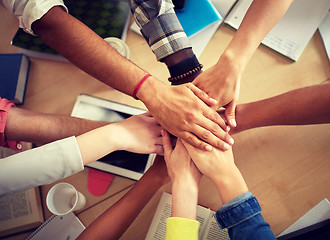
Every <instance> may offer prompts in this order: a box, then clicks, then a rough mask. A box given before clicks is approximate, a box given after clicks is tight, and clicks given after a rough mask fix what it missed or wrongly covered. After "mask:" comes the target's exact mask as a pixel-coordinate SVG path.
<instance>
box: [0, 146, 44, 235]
mask: <svg viewBox="0 0 330 240" xmlns="http://www.w3.org/2000/svg"><path fill="white" fill-rule="evenodd" d="M15 153H16V151H14V150H12V149H9V148H4V147H0V159H1V158H4V157H7V156H10V155H12V154H15ZM43 222H44V217H43V211H42V204H41V196H40V190H39V188H38V187H36V188H32V189H29V190H25V191H21V192H16V193H12V194H8V195H3V196H0V237H3V236H6V235H10V234H13V233H17V232H21V231H25V230H29V229H33V228H36V227H38V226H40V224H42V223H43Z"/></svg>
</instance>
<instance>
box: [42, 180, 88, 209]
mask: <svg viewBox="0 0 330 240" xmlns="http://www.w3.org/2000/svg"><path fill="white" fill-rule="evenodd" d="M46 204H47V207H48V209H49V211H51V212H52V213H53V214H55V215H65V214H68V213H69V212H72V211H77V210H80V209H82V208H83V207H84V206H85V205H86V198H85V196H84V195H83V194H82V193H80V192H78V191H77V190H76V189H75V187H74V186H72V185H71V184H69V183H65V182H61V183H58V184H56V185H54V186H53V187H52V188H51V189H50V190H49V192H48V193H47V197H46Z"/></svg>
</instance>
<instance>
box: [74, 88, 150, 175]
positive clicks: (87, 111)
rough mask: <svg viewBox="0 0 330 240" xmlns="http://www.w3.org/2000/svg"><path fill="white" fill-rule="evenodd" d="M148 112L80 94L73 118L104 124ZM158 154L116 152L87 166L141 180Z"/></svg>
mask: <svg viewBox="0 0 330 240" xmlns="http://www.w3.org/2000/svg"><path fill="white" fill-rule="evenodd" d="M145 112H146V111H145V110H143V109H140V108H136V107H132V106H128V105H124V104H120V103H117V102H113V101H109V100H106V99H102V98H97V97H94V96H90V95H87V94H80V95H79V96H78V97H77V99H76V102H75V104H74V107H73V110H72V113H71V116H73V117H79V118H85V119H89V120H95V121H103V122H109V123H111V122H120V121H122V120H124V119H126V118H129V117H131V116H133V115H137V114H142V113H145ZM155 156H156V154H138V153H131V152H127V151H115V152H112V153H110V154H108V155H106V156H105V157H103V158H101V159H99V160H97V161H95V162H92V163H90V164H88V165H87V166H89V167H92V168H95V169H99V170H102V171H105V172H110V173H113V174H116V175H119V176H122V177H127V178H130V179H133V180H139V179H140V178H141V177H142V176H143V174H144V173H145V172H146V171H147V170H148V168H149V167H150V166H151V165H152V163H153V161H154V159H155Z"/></svg>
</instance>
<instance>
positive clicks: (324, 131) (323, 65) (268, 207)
mask: <svg viewBox="0 0 330 240" xmlns="http://www.w3.org/2000/svg"><path fill="white" fill-rule="evenodd" d="M0 22H1V23H2V24H1V25H0V33H1V34H0V53H14V52H16V51H17V49H16V48H15V47H13V46H11V45H10V40H11V39H12V37H13V36H14V34H15V32H16V30H17V21H16V20H15V19H14V18H13V17H12V16H10V15H9V14H8V13H6V11H5V10H4V9H3V8H2V7H0ZM234 33H235V31H234V30H232V29H231V28H230V27H228V26H224V25H222V26H221V27H220V28H219V30H218V31H217V32H216V34H215V35H214V37H213V39H212V40H211V42H210V43H209V44H208V46H207V48H206V49H205V51H204V52H203V54H202V56H201V57H200V62H201V63H203V64H204V66H205V68H204V69H207V68H208V67H210V66H212V65H213V64H214V63H215V62H216V61H217V60H218V58H219V55H220V53H221V52H223V50H224V49H225V47H226V46H227V44H228V43H229V41H230V40H231V39H232V37H233V35H234ZM126 42H127V44H128V46H129V48H130V51H131V61H133V62H134V63H136V64H137V65H139V66H140V67H142V68H143V69H145V70H147V71H148V72H150V73H151V74H153V75H154V76H156V77H157V78H159V79H161V80H162V81H164V82H166V83H167V80H166V79H167V78H168V76H169V74H168V71H167V68H166V67H165V65H164V64H162V63H159V62H156V58H155V57H154V55H153V53H152V52H151V50H150V49H149V47H148V45H147V43H146V42H145V40H144V39H143V38H142V37H140V36H138V35H137V34H135V33H133V32H131V31H129V32H128V36H127V41H126ZM329 76H330V69H329V61H328V58H327V55H326V52H325V50H324V46H323V43H322V40H321V37H320V35H319V33H318V32H316V33H315V35H314V36H313V38H312V40H311V41H310V43H309V44H308V46H307V47H306V49H305V50H304V52H303V54H302V56H301V57H300V59H299V60H298V62H295V63H294V62H292V61H290V60H289V59H286V58H285V57H283V56H281V55H279V54H278V53H276V52H274V51H272V50H270V49H268V48H266V47H264V46H260V47H259V48H258V49H257V51H256V52H255V54H254V56H253V57H252V59H251V61H250V62H249V64H248V66H247V68H246V70H245V72H244V75H243V78H242V84H241V91H240V102H241V103H245V102H250V101H254V100H259V99H262V98H267V97H271V96H274V95H277V94H280V93H283V92H287V91H290V90H292V89H296V88H301V87H305V86H309V85H314V84H320V83H322V82H324V81H326V80H327V79H329ZM80 93H88V94H91V95H94V96H97V97H102V98H106V99H109V100H114V101H117V102H120V103H125V104H130V105H133V106H136V107H140V108H145V107H144V105H143V104H142V103H141V102H138V101H135V100H134V99H133V98H131V97H129V96H127V95H124V94H122V93H120V92H118V91H116V90H114V89H111V88H110V87H108V86H106V85H104V84H103V83H100V82H99V81H97V80H96V79H94V78H92V77H90V76H89V75H87V74H85V73H84V72H82V71H81V70H79V69H77V68H76V67H75V66H73V65H71V64H70V63H62V62H51V61H45V60H37V59H32V64H31V70H30V75H29V81H28V86H27V92H26V100H25V104H24V106H23V108H25V109H29V110H35V111H40V112H45V113H60V114H67V115H69V114H70V113H71V110H72V108H73V104H74V102H75V99H76V97H77V96H78V95H79V94H80ZM234 138H235V145H234V155H235V160H236V163H237V165H238V167H239V169H240V170H241V172H242V174H243V176H244V178H245V180H246V182H247V184H248V186H249V188H250V191H251V192H253V193H254V195H255V196H256V197H257V198H258V200H259V202H260V204H261V207H262V210H263V216H264V218H265V219H266V221H267V222H269V223H270V225H271V228H272V230H273V232H274V234H275V235H277V234H279V233H280V232H281V231H283V230H284V229H285V228H287V227H288V226H289V225H290V224H292V223H293V222H294V221H296V220H297V219H298V218H300V217H301V216H302V215H303V214H305V213H306V212H307V211H308V210H309V209H311V208H312V207H313V206H314V205H316V204H317V203H319V202H320V201H321V200H322V199H324V198H328V199H329V198H330V188H329V183H330V125H329V124H326V125H312V126H290V127H288V126H281V127H265V128H260V129H253V130H249V131H246V132H242V133H239V134H237V135H235V136H234ZM87 174H88V169H87V168H86V169H85V170H84V171H83V172H80V173H78V174H75V175H73V176H71V177H69V178H67V179H64V180H62V181H67V182H70V183H72V184H73V185H74V186H76V187H77V189H78V190H79V191H81V192H82V193H84V194H85V195H86V197H87V206H86V207H85V208H84V209H83V210H81V211H79V212H76V214H77V216H78V217H79V219H80V220H81V221H82V222H83V223H84V224H85V225H86V226H88V225H89V224H90V223H91V222H92V221H93V220H94V219H95V218H96V217H97V216H99V215H100V214H101V213H102V212H103V211H104V210H105V209H107V208H108V207H109V206H111V205H112V204H113V203H114V202H115V201H116V200H118V199H119V198H120V197H122V196H123V194H125V193H126V192H127V191H128V190H129V189H130V187H131V186H132V185H133V184H134V183H135V181H132V180H129V179H125V178H122V177H115V179H114V181H113V183H112V184H111V186H110V187H109V189H108V191H107V192H106V194H105V195H103V196H101V197H95V196H92V195H91V194H90V193H88V190H87ZM51 186H52V185H48V186H44V187H42V195H43V198H44V197H45V194H46V193H47V191H48V189H49V188H50V187H51ZM170 190H171V187H170V184H167V185H165V186H164V187H163V188H161V189H160V191H159V192H158V193H157V194H156V195H155V196H154V198H153V199H152V200H151V201H150V202H149V204H148V205H147V206H146V207H145V209H144V210H143V211H142V212H141V214H140V215H139V216H138V218H137V219H136V220H135V222H134V223H133V224H132V225H131V227H130V228H129V229H128V230H127V231H126V233H125V234H124V235H123V237H122V238H121V239H144V238H145V236H146V233H147V230H148V227H149V224H150V222H151V220H152V217H153V212H154V211H155V208H156V206H157V204H158V201H159V199H160V196H161V192H162V191H168V192H170ZM199 203H200V204H202V205H204V206H208V207H210V208H212V209H214V210H217V209H218V207H220V206H221V201H220V199H219V197H218V195H217V192H216V189H215V187H214V185H213V184H212V183H211V182H210V180H209V179H207V178H203V179H202V182H201V186H200V196H199ZM44 210H45V215H46V217H48V216H49V215H50V213H49V212H48V210H47V209H44ZM27 235H29V233H25V234H19V235H16V236H13V237H11V238H8V239H24V237H26V236H27Z"/></svg>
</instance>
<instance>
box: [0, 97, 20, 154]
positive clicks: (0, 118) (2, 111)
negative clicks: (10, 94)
mask: <svg viewBox="0 0 330 240" xmlns="http://www.w3.org/2000/svg"><path fill="white" fill-rule="evenodd" d="M11 107H15V104H14V103H12V102H11V101H9V100H7V99H5V98H1V97H0V146H2V147H8V148H11V149H13V150H16V151H19V150H21V149H22V145H21V143H20V142H19V141H7V140H6V137H5V128H6V122H7V114H8V110H9V108H11Z"/></svg>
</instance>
